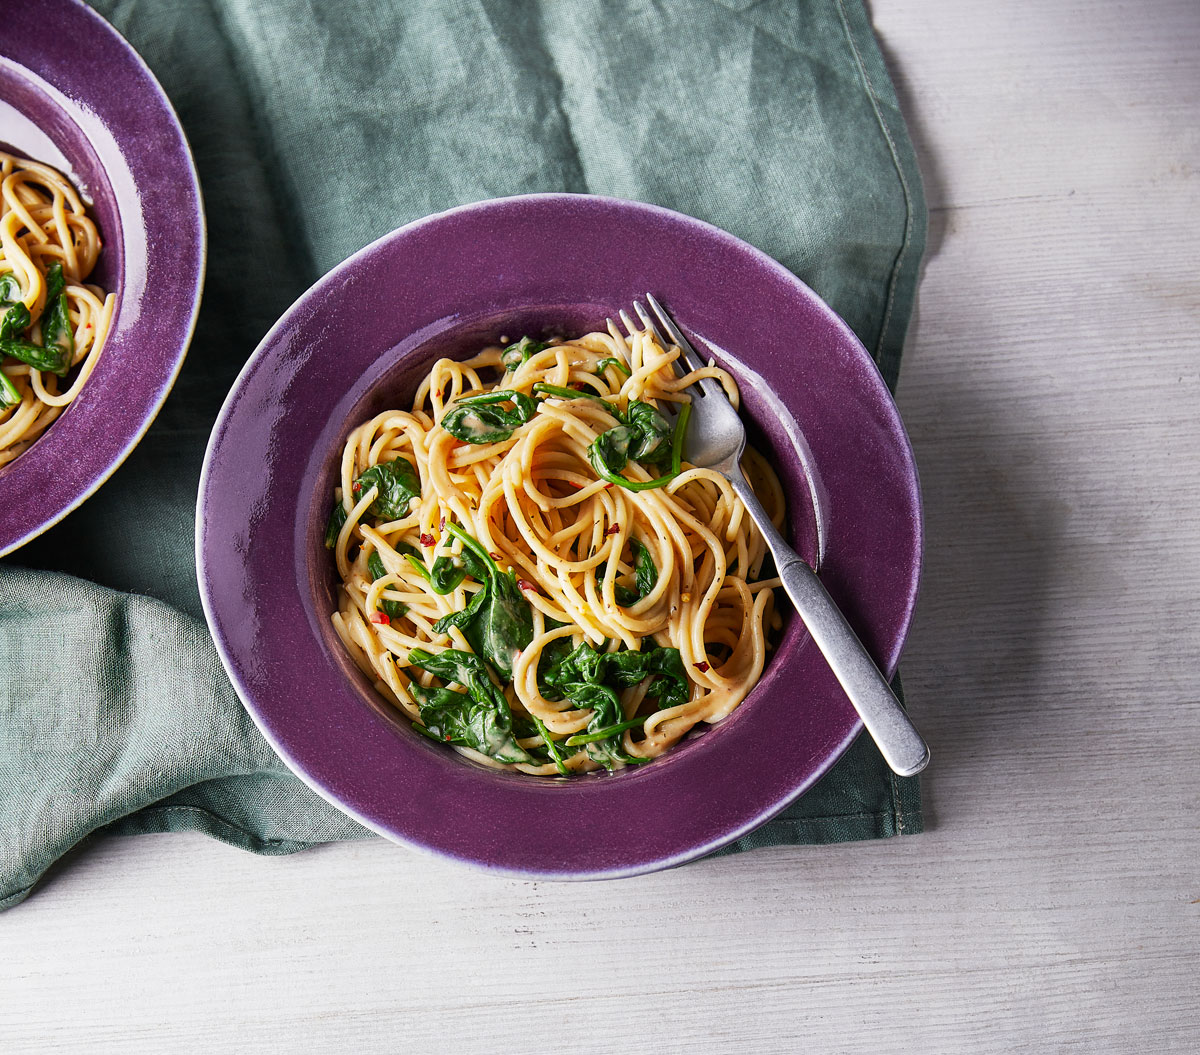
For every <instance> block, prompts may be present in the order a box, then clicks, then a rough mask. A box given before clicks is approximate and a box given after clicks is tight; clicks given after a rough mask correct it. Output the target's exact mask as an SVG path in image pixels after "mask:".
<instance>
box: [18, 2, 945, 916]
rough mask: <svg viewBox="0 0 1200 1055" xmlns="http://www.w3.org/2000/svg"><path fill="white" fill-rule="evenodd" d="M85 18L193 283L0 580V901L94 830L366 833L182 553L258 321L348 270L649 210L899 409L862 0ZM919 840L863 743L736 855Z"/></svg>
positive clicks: (139, 9) (283, 848)
mask: <svg viewBox="0 0 1200 1055" xmlns="http://www.w3.org/2000/svg"><path fill="white" fill-rule="evenodd" d="M95 6H96V7H97V8H98V9H99V10H100V12H101V13H102V14H103V15H105V16H106V17H107V18H109V19H110V21H112V22H113V24H114V25H115V26H116V27H117V29H118V30H120V32H121V33H123V34H124V35H125V36H126V38H127V39H128V40H129V41H130V43H132V44H133V46H134V47H135V48H137V50H138V51H139V52H140V53H141V55H142V56H143V57H144V58H145V60H146V61H147V63H149V65H150V67H151V69H153V70H154V72H155V74H156V75H157V76H158V78H159V79H160V80H161V82H162V84H163V86H164V88H165V89H166V92H167V94H168V95H169V96H170V98H171V100H172V102H173V103H174V105H175V107H176V108H177V110H178V112H179V115H180V118H181V119H182V122H183V125H184V128H185V129H186V131H187V134H188V137H189V139H190V141H191V144H192V148H193V150H194V152H195V156H196V164H197V167H198V169H199V173H200V180H201V184H202V187H203V191H204V196H205V201H206V206H207V214H208V227H209V264H208V278H207V286H206V291H205V297H204V304H203V307H202V309H201V312H200V319H199V324H198V326H197V329H196V335H195V339H194V341H193V343H192V348H191V352H190V354H189V356H188V360H187V363H186V365H185V366H184V369H183V372H182V374H181V375H180V378H179V381H178V383H177V384H176V386H175V390H174V392H173V393H172V395H171V397H170V399H168V401H167V403H166V406H165V408H164V409H163V411H162V413H161V415H160V416H159V418H158V420H157V421H156V422H155V424H154V426H153V428H152V429H151V430H150V432H149V434H148V435H147V436H146V438H145V439H144V440H143V441H142V443H141V444H140V445H139V447H138V448H137V450H136V451H135V452H134V453H133V455H132V456H131V457H130V458H129V460H128V461H127V462H126V464H125V465H124V466H123V467H122V468H121V469H120V470H119V471H118V472H117V473H116V474H115V475H114V476H113V477H112V479H111V480H109V482H108V483H106V484H105V485H104V487H103V488H102V489H101V490H100V491H99V492H98V493H97V494H96V495H95V496H94V497H92V498H91V499H90V500H89V501H88V502H87V503H86V504H85V505H84V506H82V507H81V508H80V509H79V510H77V511H76V512H74V513H72V514H71V515H70V516H69V517H68V518H66V520H64V521H63V522H62V523H61V524H59V525H58V526H56V527H55V528H54V529H52V530H51V531H49V532H47V533H46V534H45V535H43V536H42V537H41V538H39V539H37V540H36V541H34V542H32V543H30V544H29V545H27V546H26V547H25V548H24V549H22V550H20V551H18V552H17V553H15V554H13V555H10V556H9V557H8V558H6V559H5V560H4V561H2V562H0V722H2V725H0V907H6V906H10V905H13V904H16V903H17V902H18V901H20V900H22V899H23V898H24V897H26V896H27V895H28V893H29V892H30V890H31V889H32V887H33V885H34V884H35V883H36V882H37V880H38V878H39V877H40V876H41V875H42V874H43V873H44V872H45V870H46V869H47V868H48V867H49V866H50V864H51V863H52V862H53V861H54V860H55V859H56V858H58V857H59V856H60V855H62V854H63V853H64V852H66V851H67V850H68V849H70V848H71V847H72V846H74V845H76V844H77V843H79V842H80V841H81V840H83V839H84V838H86V837H88V836H89V835H91V834H92V833H95V832H111V833H122V834H128V833H140V832H159V831H180V830H199V831H203V832H206V833H208V834H209V835H212V836H215V837H216V838H219V839H224V840H226V841H227V842H230V843H234V844H235V845H238V846H242V847H244V848H245V849H248V850H253V851H255V852H258V853H268V854H270V853H289V852H292V851H294V850H299V849H303V848H304V847H307V846H311V845H313V844H315V843H320V842H327V841H331V840H336V839H347V838H362V837H366V836H367V835H368V834H369V833H367V832H366V831H364V830H363V829H362V828H361V827H359V826H358V825H357V824H356V823H355V822H353V821H352V820H350V819H349V818H347V817H345V816H343V815H342V814H341V813H339V812H337V811H336V810H334V809H333V808H332V807H330V806H329V805H327V804H326V803H325V802H324V801H323V800H321V799H319V798H318V797H317V796H316V795H314V794H313V793H312V792H310V791H309V790H308V789H307V788H306V787H305V786H304V785H303V784H302V783H301V782H300V781H299V780H298V779H297V778H295V777H294V776H292V775H291V774H290V773H289V772H288V770H287V769H286V768H285V767H284V766H283V765H282V764H281V763H280V761H279V760H278V758H277V757H276V756H275V755H274V753H273V752H272V751H271V749H270V748H269V747H268V745H267V744H266V743H265V741H264V740H263V739H262V737H261V736H260V735H259V734H258V732H257V730H256V729H255V728H254V726H253V724H252V723H251V722H250V721H249V720H248V718H247V716H246V714H245V712H244V710H243V709H242V706H241V704H240V703H239V701H238V699H237V696H236V695H235V693H234V692H233V689H232V688H231V686H230V684H229V682H228V681H227V679H226V677H225V675H224V673H223V671H222V669H221V666H220V663H219V661H218V659H217V656H216V653H215V650H214V649H213V646H212V643H211V641H210V639H209V636H208V633H207V631H206V629H205V627H204V623H203V619H202V615H201V611H200V602H199V597H198V594H197V588H196V582H195V564H194V558H193V515H194V509H195V497H196V488H197V484H198V480H199V472H200V464H201V460H202V456H203V452H204V446H205V441H206V439H207V437H208V433H209V429H210V428H211V426H212V423H213V421H214V419H215V417H216V414H217V410H218V408H219V407H220V404H221V401H222V400H223V398H224V396H225V394H226V393H227V392H228V390H229V387H230V385H231V384H232V383H233V380H234V378H235V377H236V375H237V373H238V371H239V369H240V368H241V366H242V364H243V362H244V361H245V360H246V358H247V357H248V356H249V354H250V353H251V351H252V350H253V349H254V347H255V346H256V344H257V343H258V341H259V340H260V338H261V337H262V335H263V334H264V333H265V332H266V330H267V329H268V327H269V326H270V324H271V323H272V322H273V321H274V320H275V319H276V318H277V317H278V316H279V315H280V314H281V313H282V312H283V311H284V309H286V308H287V306H288V305H289V304H290V303H291V301H292V300H293V299H294V298H295V297H296V296H298V295H299V294H300V293H301V292H302V291H303V290H304V289H305V288H306V287H307V286H308V285H309V284H311V283H312V282H313V281H314V280H315V279H316V278H317V277H318V276H320V275H321V274H323V273H324V272H326V271H328V270H329V269H330V268H331V267H333V266H334V265H335V264H337V263H338V262H339V261H341V260H342V259H343V258H345V257H346V256H348V255H350V254H351V253H353V252H354V251H355V250H357V249H359V248H360V247H362V246H363V245H365V244H366V243H368V242H370V241H372V240H373V239H375V238H377V237H379V236H380V235H382V234H384V233H386V232H387V231H389V230H391V229H392V228H394V227H397V226H398V225H400V224H403V223H406V222H408V221H410V220H413V219H415V218H417V217H420V216H423V215H425V214H427V213H431V212H435V211H438V210H441V209H445V208H448V207H450V206H453V205H458V204H461V203H463V202H469V201H475V200H478V199H482V198H489V197H496V196H500V195H508V194H519V193H523V192H529V191H551V190H565V191H579V192H593V193H597V194H608V195H615V196H618V197H625V198H634V199H639V200H642V201H647V202H654V203H657V204H659V205H665V206H669V207H671V208H674V209H678V210H680V211H682V212H685V213H688V214H690V215H692V216H697V217H699V218H701V219H704V220H708V221H711V222H712V223H715V224H717V225H718V226H720V227H723V228H725V229H726V230H728V231H731V232H732V233H734V234H735V235H738V236H740V237H742V238H744V239H746V240H747V241H749V242H751V243H753V244H754V245H757V246H759V247H760V248H762V249H763V250H765V251H766V252H767V253H769V254H771V255H772V256H774V257H775V258H776V259H778V260H780V261H782V262H783V263H784V264H785V265H786V266H788V267H789V268H791V269H792V270H793V271H794V272H795V273H796V274H798V275H799V276H800V277H801V278H803V279H804V280H805V281H806V282H808V283H809V284H810V285H811V286H812V287H813V288H814V289H816V291H817V292H818V293H820V294H821V295H822V296H823V297H824V298H825V299H826V300H827V301H829V302H830V303H831V304H832V305H833V307H834V308H835V309H836V310H837V311H838V312H840V313H841V315H842V316H843V317H844V318H846V319H847V321H848V322H849V323H850V325H851V326H853V327H854V329H855V330H856V331H857V333H858V334H859V336H860V337H861V338H862V340H863V342H864V343H865V344H866V346H867V347H868V348H869V349H870V350H871V352H872V354H873V355H874V356H875V358H876V360H877V362H878V363H879V366H880V369H881V370H882V372H883V375H884V377H885V378H886V379H887V381H888V383H889V384H890V385H893V386H894V384H895V381H896V376H897V371H898V368H899V360H900V352H901V347H902V342H903V338H904V331H905V328H906V326H907V323H908V318H909V314H910V311H911V307H912V302H913V298H914V295H915V290H916V283H917V271H918V266H919V262H920V257H921V253H922V250H923V246H924V233H925V211H924V202H923V199H922V193H921V183H920V177H919V174H918V172H917V168H916V164H915V161H914V158H913V153H912V148H911V145H910V143H909V140H908V137H907V135H906V132H905V128H904V123H903V120H902V118H901V116H900V112H899V109H898V106H897V103H896V97H895V94H894V92H893V90H892V87H891V84H890V83H889V80H888V76H887V72H886V69H885V67H884V64H883V61H882V59H881V57H880V53H879V50H878V48H877V46H876V43H875V40H874V38H873V36H872V33H871V28H870V23H869V21H868V18H867V15H866V12H865V10H864V8H863V7H862V6H861V4H860V2H859V0H759V2H755V0H726V2H723V3H716V2H712V0H676V2H673V3H669V4H661V3H654V2H651V0H543V2H541V3H531V2H528V0H490V2H486V3H482V2H468V0H424V2H415V0H414V2H405V3H401V2H399V0H395V2H391V3H381V2H379V0H341V2H340V3H338V4H337V5H334V6H332V7H331V6H328V5H320V4H311V3H308V2H305V0H273V2H272V3H262V2H258V0H178V2H175V3H170V4H138V3H133V2H130V0H98V2H97V3H96V5H95ZM920 830H921V812H920V795H919V790H918V784H917V781H916V780H915V779H911V780H899V779H896V778H894V777H893V776H892V775H891V774H890V772H889V771H888V770H887V768H886V767H885V766H884V764H883V762H882V760H881V758H880V756H879V754H878V752H877V751H876V750H875V748H874V746H873V745H872V744H871V743H869V742H868V741H866V740H865V739H863V738H860V740H859V741H858V742H857V743H856V744H855V745H854V746H853V747H852V748H851V750H850V751H849V752H848V754H847V755H846V756H845V757H844V758H843V759H842V760H841V761H840V762H839V763H838V765H837V766H836V767H835V768H834V770H833V771H832V772H831V773H829V774H828V775H827V777H826V778H825V779H824V780H823V781H822V782H821V783H820V784H819V785H818V786H817V787H816V788H814V789H813V790H812V791H811V792H809V794H808V795H806V796H804V797H803V798H802V799H801V800H800V801H799V802H797V803H796V804H795V805H794V806H792V807H791V808H789V809H788V810H787V811H786V812H785V813H784V814H783V815H782V816H780V817H779V818H777V819H775V820H773V821H771V822H770V823H768V824H766V825H764V826H763V827H762V828H760V829H759V830H758V831H757V832H755V833H754V834H752V835H750V836H747V837H746V838H744V839H742V840H740V841H739V842H738V843H737V844H736V845H735V847H733V848H732V849H734V850H743V849H750V848H753V847H758V846H765V845H770V844H777V843H801V842H803V843H820V842H832V841H837V840H846V839H864V838H875V837H881V836H889V835H895V834H900V833H908V832H917V831H920ZM726 852H729V851H726Z"/></svg>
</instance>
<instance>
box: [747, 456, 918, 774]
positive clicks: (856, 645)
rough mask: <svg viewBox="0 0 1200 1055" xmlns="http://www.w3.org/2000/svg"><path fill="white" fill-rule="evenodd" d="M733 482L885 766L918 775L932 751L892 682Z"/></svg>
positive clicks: (755, 502) (818, 584) (756, 505)
mask: <svg viewBox="0 0 1200 1055" xmlns="http://www.w3.org/2000/svg"><path fill="white" fill-rule="evenodd" d="M729 476H730V481H731V482H732V484H733V489H734V490H735V491H736V492H737V495H738V497H739V498H740V499H741V500H742V502H743V503H744V504H745V506H746V511H747V512H748V513H749V514H750V517H751V519H753V521H754V523H755V524H757V525H758V529H759V531H761V532H762V534H763V538H764V539H766V543H767V547H768V548H769V549H770V551H771V556H773V557H774V558H775V567H776V568H777V569H778V571H779V578H780V579H781V580H782V582H783V588H784V589H785V590H786V591H787V595H788V596H789V597H790V598H791V599H792V603H793V604H794V605H795V606H796V611H797V612H799V613H800V618H801V619H803V620H804V625H805V626H806V627H807V628H808V632H809V634H811V635H812V639H813V641H815V642H816V645H817V648H819V649H820V650H821V653H822V654H823V655H824V656H825V660H826V662H827V663H828V664H829V667H830V669H831V670H832V671H833V673H834V675H835V676H836V677H837V680H838V681H839V682H841V685H842V688H843V689H845V691H846V695H847V696H848V697H849V698H850V702H851V703H852V704H854V709H855V710H856V711H858V714H859V717H860V718H862V720H863V725H865V726H866V728H867V732H868V733H870V734H871V738H872V739H873V740H874V741H875V744H876V746H877V747H878V748H879V751H880V753H881V754H882V755H883V757H884V761H886V762H887V764H888V765H889V766H890V767H891V768H892V769H893V770H894V771H895V772H896V773H898V774H899V775H900V776H902V777H910V776H912V775H913V774H915V773H919V772H920V771H921V770H922V769H924V768H925V766H926V764H927V763H928V762H929V745H928V744H926V743H925V741H924V739H922V737H921V734H920V733H918V732H917V730H916V727H915V726H914V725H913V723H912V721H911V720H910V719H909V717H908V714H907V713H906V712H905V710H904V708H903V707H902V706H901V705H900V701H899V700H897V699H896V697H895V695H894V694H893V693H892V690H891V688H890V687H889V685H888V683H887V679H886V678H885V677H884V676H883V675H882V674H881V673H880V671H879V668H878V667H877V666H876V665H875V661H874V660H873V659H871V656H870V654H869V653H868V652H867V650H866V649H865V648H864V647H863V644H862V642H861V641H859V639H858V635H857V634H855V633H854V630H853V629H852V628H851V626H850V624H849V623H848V622H846V617H845V616H844V615H842V613H841V610H840V609H839V608H838V606H837V605H836V604H835V603H834V601H833V598H832V597H830V596H829V594H828V592H826V590H825V587H824V586H823V585H822V584H821V580H820V579H818V578H817V575H816V573H815V572H814V571H813V570H812V568H810V567H809V566H808V565H807V564H806V563H805V561H804V559H803V558H802V557H801V556H800V555H799V554H798V553H796V551H795V550H793V549H792V547H791V546H789V545H788V544H787V541H786V540H785V539H784V537H783V536H782V535H781V534H780V533H779V532H778V531H777V530H776V528H775V525H774V524H772V523H771V518H770V517H769V516H768V515H767V511H766V510H765V509H763V507H762V503H761V502H759V500H758V498H757V497H756V496H755V494H754V492H753V491H752V490H751V489H750V485H749V483H747V482H746V479H745V477H744V476H742V473H741V471H740V469H738V470H735V471H734V472H731V473H730V474H729Z"/></svg>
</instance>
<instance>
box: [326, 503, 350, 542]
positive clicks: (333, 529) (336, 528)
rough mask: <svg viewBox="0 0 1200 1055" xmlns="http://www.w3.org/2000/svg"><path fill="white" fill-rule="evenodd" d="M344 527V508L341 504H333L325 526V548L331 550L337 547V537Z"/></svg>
mask: <svg viewBox="0 0 1200 1055" xmlns="http://www.w3.org/2000/svg"><path fill="white" fill-rule="evenodd" d="M345 526H346V507H345V506H344V505H342V503H341V502H334V503H333V508H332V509H331V510H330V511H329V523H327V524H326V525H325V548H326V549H333V548H334V546H336V545H337V540H338V536H339V535H340V534H341V533H342V528H344V527H345Z"/></svg>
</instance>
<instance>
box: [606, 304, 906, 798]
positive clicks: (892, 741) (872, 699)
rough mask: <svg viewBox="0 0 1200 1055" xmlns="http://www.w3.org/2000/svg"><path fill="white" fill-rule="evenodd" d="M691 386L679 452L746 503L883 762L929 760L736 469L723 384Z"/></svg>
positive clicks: (737, 450)
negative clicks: (689, 412) (715, 474)
mask: <svg viewBox="0 0 1200 1055" xmlns="http://www.w3.org/2000/svg"><path fill="white" fill-rule="evenodd" d="M646 299H647V300H648V301H649V302H650V307H651V308H653V309H654V314H655V315H657V316H658V321H659V322H660V323H661V324H662V327H663V329H665V330H666V331H667V333H668V334H669V335H670V337H671V341H670V343H671V344H675V345H677V346H678V347H679V352H680V358H681V359H683V360H684V362H685V363H686V364H687V366H688V368H689V370H701V369H703V368H704V365H705V364H704V362H703V361H702V360H701V358H700V356H699V355H697V354H696V349H695V348H693V347H692V345H691V342H689V341H688V339H687V338H686V337H685V336H684V335H683V333H681V332H680V329H679V327H678V326H676V325H675V323H674V321H673V320H672V318H671V316H670V315H668V314H667V313H666V311H665V310H664V309H663V307H662V305H661V304H659V303H658V301H657V300H655V299H654V297H653V296H651V295H650V294H649V293H647V294H646ZM633 310H634V311H636V312H637V315H638V318H639V319H641V321H642V325H643V326H644V327H645V328H646V329H647V330H649V331H650V332H651V333H652V334H653V335H654V337H655V339H656V340H658V341H659V343H660V344H662V346H663V347H664V348H666V347H668V342H667V341H665V340H663V337H662V334H661V333H660V332H659V330H658V327H657V326H656V325H655V324H654V321H653V320H652V319H651V318H650V316H649V315H648V314H647V313H646V309H645V308H644V307H643V306H642V304H641V303H640V302H639V301H635V302H634V305H633ZM621 321H622V322H623V323H624V324H625V328H626V329H627V330H628V331H629V332H630V333H633V332H634V330H635V327H634V326H633V324H632V320H631V319H630V318H629V316H628V315H626V314H625V312H623V311H622V312H621ZM692 387H693V392H694V398H693V400H692V417H691V421H690V423H689V426H688V431H687V436H686V437H685V439H684V452H683V453H684V457H685V458H686V459H687V460H688V461H689V462H691V463H692V464H693V465H697V466H704V467H706V468H709V469H714V470H716V471H717V472H719V473H720V474H721V475H722V476H724V477H725V478H726V479H727V480H728V481H729V482H730V483H731V484H732V485H733V489H734V491H735V492H736V493H737V496H738V497H739V498H740V499H741V500H742V502H743V504H744V505H745V506H746V512H748V513H749V514H750V517H751V519H753V521H754V523H755V524H757V525H758V529H759V531H761V532H762V534H763V538H764V539H765V540H766V543H767V547H768V549H770V551H771V556H772V557H774V558H775V567H776V568H777V569H778V573H779V578H780V579H781V580H782V582H783V588H784V590H786V591H787V595H788V596H789V597H790V598H791V599H792V603H793V604H794V605H795V606H796V611H797V612H799V613H800V618H801V619H803V620H804V625H805V626H806V627H808V632H809V633H810V634H811V635H812V639H813V641H815V642H816V644H817V647H818V648H819V649H820V650H821V652H822V654H823V655H824V656H825V659H826V661H827V662H828V663H829V666H830V668H831V669H832V670H833V673H834V675H835V676H836V677H837V679H838V681H839V682H841V685H842V688H843V689H844V690H845V691H846V695H847V696H848V697H849V698H850V702H851V703H852V704H854V708H855V710H857V711H858V713H859V716H860V717H861V718H862V720H863V725H865V726H866V728H867V732H869V733H870V734H871V736H872V738H873V739H874V740H875V743H876V745H877V746H878V747H879V750H880V752H881V753H882V755H883V757H884V759H885V760H886V761H887V764H888V765H889V766H891V768H892V769H893V770H895V772H897V773H899V774H900V775H901V776H904V777H907V776H912V775H913V774H914V773H919V772H920V771H921V770H922V769H924V768H925V766H926V764H927V763H928V761H929V747H928V745H927V744H926V743H925V741H924V740H923V739H922V738H921V734H920V733H918V732H917V730H916V727H915V726H914V725H913V724H912V722H911V721H910V720H909V717H908V715H907V714H906V713H905V711H904V708H903V707H901V706H900V701H899V700H897V699H896V697H895V696H894V695H893V694H892V690H891V689H890V688H889V686H888V683H887V679H885V678H884V676H883V675H882V674H881V673H880V672H879V668H878V667H877V666H876V665H875V662H874V660H872V659H871V657H870V655H869V654H868V652H867V650H866V649H865V648H864V647H863V644H862V642H861V641H859V640H858V637H857V635H856V634H855V633H854V631H853V630H852V629H851V628H850V624H849V623H847V622H846V618H845V616H843V615H842V613H841V611H840V610H839V609H838V607H837V605H836V604H834V602H833V599H832V598H831V597H830V596H829V594H828V593H826V591H825V587H824V586H822V585H821V580H820V579H818V578H817V576H816V573H815V572H814V571H813V570H812V569H811V568H810V567H809V566H808V565H807V564H806V563H805V562H804V559H803V558H802V557H800V556H799V554H797V553H796V552H795V551H794V550H793V549H792V548H791V546H789V545H788V544H787V542H786V541H785V539H784V537H783V536H782V535H781V534H780V533H779V532H778V531H777V530H776V529H775V525H774V524H772V523H771V518H770V517H769V516H768V515H767V511H766V510H765V509H763V507H762V503H761V502H759V500H758V498H757V497H756V496H755V494H754V492H753V491H752V490H751V489H750V484H749V483H747V481H746V477H745V476H744V475H743V474H742V468H741V458H742V452H743V451H744V450H745V448H746V429H745V426H744V425H743V424H742V420H741V418H740V417H738V413H737V411H736V410H734V409H733V404H732V403H730V402H729V399H728V397H727V396H726V395H725V390H724V389H723V388H722V387H721V385H720V384H719V383H718V382H717V381H715V380H713V379H712V378H710V377H704V378H701V379H700V380H699V381H698V382H696V384H695V385H694V386H692Z"/></svg>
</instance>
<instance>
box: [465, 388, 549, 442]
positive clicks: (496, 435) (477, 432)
mask: <svg viewBox="0 0 1200 1055" xmlns="http://www.w3.org/2000/svg"><path fill="white" fill-rule="evenodd" d="M502 403H512V405H513V406H512V409H511V410H505V409H504V407H502V406H501V405H500V404H502ZM536 410H537V406H536V404H535V403H534V401H533V400H532V399H530V398H529V396H527V395H525V394H524V393H523V392H513V391H510V390H509V389H505V388H502V389H499V390H498V391H494V392H483V393H481V394H480V395H478V396H467V398H466V399H457V400H455V401H454V405H453V406H452V407H451V408H450V409H449V410H448V411H446V413H445V414H443V415H442V428H444V429H445V430H446V431H447V432H448V433H450V435H451V436H453V437H454V438H455V439H457V440H462V442H463V443H498V442H499V441H500V440H506V439H508V437H509V436H511V435H512V434H513V430H514V429H516V428H519V427H520V426H521V425H524V424H525V423H526V422H527V421H529V419H530V418H532V417H533V415H534V413H535V412H536Z"/></svg>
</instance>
